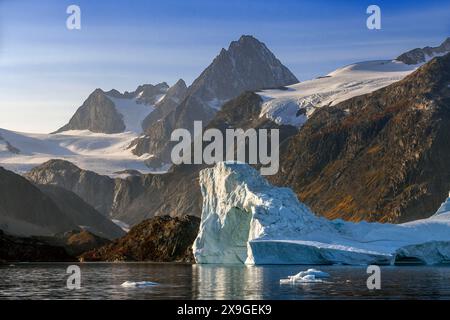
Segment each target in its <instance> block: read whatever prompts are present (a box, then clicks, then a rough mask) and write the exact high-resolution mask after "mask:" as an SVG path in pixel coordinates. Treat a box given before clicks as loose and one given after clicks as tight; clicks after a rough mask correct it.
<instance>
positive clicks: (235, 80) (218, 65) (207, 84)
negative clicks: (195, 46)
mask: <svg viewBox="0 0 450 320" xmlns="http://www.w3.org/2000/svg"><path fill="white" fill-rule="evenodd" d="M296 82H298V80H297V78H296V77H295V76H294V75H293V74H292V73H291V72H290V71H289V70H288V69H287V68H286V67H285V66H283V65H282V64H281V62H280V61H279V60H278V59H277V58H276V57H275V56H274V55H273V53H271V52H270V50H269V49H268V48H267V47H266V46H265V45H264V44H263V43H261V42H259V41H258V40H257V39H255V38H253V37H252V36H242V37H241V38H240V39H239V40H238V41H233V42H232V43H231V44H230V46H229V48H228V50H225V49H222V51H221V52H220V54H219V55H218V56H217V57H216V58H215V59H214V61H213V62H212V63H211V64H210V65H209V66H208V67H207V68H206V69H205V70H204V71H203V72H202V74H201V75H200V76H199V77H198V78H197V79H196V80H195V81H194V82H193V84H192V85H191V86H190V87H189V88H188V90H187V93H186V97H185V99H184V100H183V101H182V102H181V104H180V105H179V106H178V107H177V108H176V109H175V110H173V111H172V112H170V113H169V114H167V115H166V116H165V117H164V118H163V119H161V120H160V121H158V122H156V123H154V124H153V125H150V126H148V127H147V129H146V132H145V133H146V137H144V138H142V139H141V140H142V141H137V142H136V143H135V147H134V153H135V154H138V155H142V154H144V153H150V154H154V155H157V156H156V157H155V158H154V159H152V160H151V161H150V162H149V165H150V166H152V167H158V166H160V165H161V164H164V163H168V162H169V161H170V157H169V156H170V150H171V147H172V145H173V144H172V143H170V134H171V133H172V131H173V130H174V129H176V128H185V129H188V130H192V129H193V123H194V121H196V120H197V121H203V124H204V125H206V124H207V123H209V122H210V121H211V120H212V119H213V117H214V115H215V114H216V112H217V110H219V109H220V108H221V107H222V105H223V104H224V103H225V102H226V101H228V100H230V99H232V98H234V97H237V96H238V95H239V94H241V93H242V92H244V91H247V90H250V91H251V90H257V89H262V88H271V87H280V86H284V85H289V84H293V83H296Z"/></svg>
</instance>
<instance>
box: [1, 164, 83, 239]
mask: <svg viewBox="0 0 450 320" xmlns="http://www.w3.org/2000/svg"><path fill="white" fill-rule="evenodd" d="M78 228H79V227H78V226H77V225H76V224H75V223H74V222H73V221H72V220H71V219H70V218H69V217H67V216H66V215H65V214H64V213H63V212H62V211H61V210H60V209H59V208H58V206H57V205H56V204H55V203H54V202H53V201H52V200H51V199H50V197H48V196H47V195H45V194H43V193H42V192H41V191H40V190H39V189H38V188H37V187H35V186H34V185H32V184H31V183H30V182H29V181H28V180H26V179H25V178H23V177H21V176H19V175H17V174H15V173H13V172H11V171H8V170H5V169H3V168H1V167H0V229H1V230H3V231H5V232H7V233H10V234H15V235H21V236H29V235H52V234H55V233H59V232H64V231H68V230H74V229H78Z"/></svg>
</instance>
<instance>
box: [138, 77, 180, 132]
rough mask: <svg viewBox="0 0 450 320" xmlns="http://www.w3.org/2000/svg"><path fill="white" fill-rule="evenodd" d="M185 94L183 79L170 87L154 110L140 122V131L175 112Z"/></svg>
mask: <svg viewBox="0 0 450 320" xmlns="http://www.w3.org/2000/svg"><path fill="white" fill-rule="evenodd" d="M186 92H187V86H186V83H185V82H184V80H183V79H180V80H178V81H177V82H176V83H175V84H174V85H173V86H172V87H170V88H169V89H168V90H167V92H166V94H165V96H164V98H163V99H162V100H161V101H160V102H158V103H157V104H156V105H155V107H156V109H155V110H154V111H153V112H152V113H150V114H149V115H148V116H147V117H146V118H145V119H144V120H143V121H142V129H143V130H144V132H145V131H147V129H149V128H150V126H151V125H153V124H154V123H156V122H157V121H158V120H160V119H162V118H164V117H165V116H166V115H168V114H169V113H170V112H172V111H173V110H175V108H176V107H177V106H178V105H179V104H180V102H181V101H182V100H183V99H184V97H185V96H186Z"/></svg>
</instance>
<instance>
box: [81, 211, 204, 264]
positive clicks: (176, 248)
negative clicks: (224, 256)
mask: <svg viewBox="0 0 450 320" xmlns="http://www.w3.org/2000/svg"><path fill="white" fill-rule="evenodd" d="M199 225H200V219H199V218H197V217H192V216H185V217H182V218H172V217H169V216H160V217H154V218H151V219H149V220H145V221H143V222H141V223H140V224H138V225H136V226H135V227H133V228H132V229H131V230H130V232H129V233H128V234H127V235H126V236H125V237H123V238H120V239H118V240H116V241H114V242H113V243H111V244H108V245H106V246H104V247H101V248H99V249H96V250H92V251H90V252H87V253H84V254H83V255H82V256H81V257H80V259H81V260H83V261H155V262H163V261H164V262H171V261H176V262H193V261H194V257H193V255H192V244H193V242H194V240H195V238H196V237H197V233H198V229H199Z"/></svg>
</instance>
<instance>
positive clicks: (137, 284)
mask: <svg viewBox="0 0 450 320" xmlns="http://www.w3.org/2000/svg"><path fill="white" fill-rule="evenodd" d="M157 285H158V284H157V283H156V282H151V281H137V282H134V281H125V282H124V283H122V284H121V285H120V286H121V287H124V288H145V287H154V286H157Z"/></svg>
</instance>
